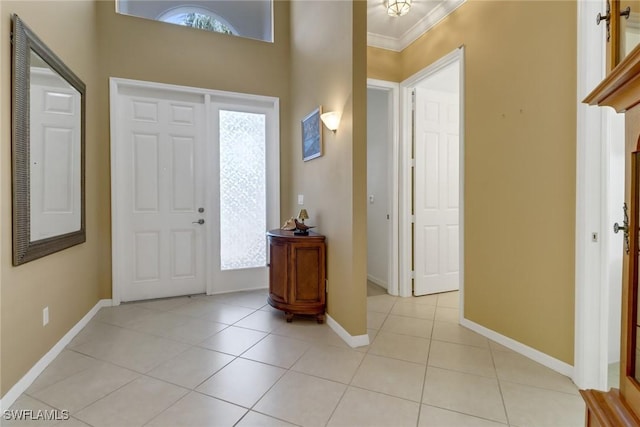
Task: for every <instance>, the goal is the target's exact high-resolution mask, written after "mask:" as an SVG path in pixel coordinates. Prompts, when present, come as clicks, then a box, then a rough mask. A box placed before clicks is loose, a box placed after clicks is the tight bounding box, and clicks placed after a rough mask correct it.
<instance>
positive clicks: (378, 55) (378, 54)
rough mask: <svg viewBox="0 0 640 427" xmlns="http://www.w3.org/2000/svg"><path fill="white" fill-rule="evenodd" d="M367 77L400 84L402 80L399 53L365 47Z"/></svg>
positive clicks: (400, 55) (400, 56)
mask: <svg viewBox="0 0 640 427" xmlns="http://www.w3.org/2000/svg"><path fill="white" fill-rule="evenodd" d="M367 77H368V78H370V79H379V80H386V81H389V82H400V81H401V80H402V54H401V52H394V51H392V50H387V49H380V48H377V47H372V46H367Z"/></svg>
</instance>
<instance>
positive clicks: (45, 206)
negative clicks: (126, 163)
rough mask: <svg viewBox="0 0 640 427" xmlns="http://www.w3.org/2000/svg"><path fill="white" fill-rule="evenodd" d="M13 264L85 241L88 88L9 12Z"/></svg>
mask: <svg viewBox="0 0 640 427" xmlns="http://www.w3.org/2000/svg"><path fill="white" fill-rule="evenodd" d="M12 23H13V38H12V43H13V48H12V54H13V57H12V60H13V64H12V130H13V135H12V160H13V209H12V210H13V264H14V265H20V264H23V263H25V262H28V261H32V260H34V259H37V258H40V257H43V256H45V255H48V254H51V253H53V252H57V251H60V250H62V249H65V248H68V247H70V246H74V245H77V244H79V243H82V242H84V241H85V240H86V235H85V212H84V140H85V117H84V115H85V103H86V100H85V85H84V83H82V81H81V80H80V79H79V78H78V77H77V76H76V75H75V74H74V73H73V72H72V71H71V70H70V69H69V68H68V67H67V66H66V65H65V64H64V63H63V62H62V60H61V59H60V58H58V57H57V56H56V55H55V54H54V53H53V52H52V51H51V50H50V49H49V48H48V47H47V46H46V45H45V44H44V43H43V42H42V41H41V40H40V39H39V38H38V37H37V36H36V35H35V34H34V33H33V32H32V31H31V30H30V29H29V27H27V26H26V25H25V23H24V22H23V21H22V20H21V19H20V18H19V17H18V16H17V15H13V17H12Z"/></svg>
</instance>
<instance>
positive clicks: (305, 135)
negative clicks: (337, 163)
mask: <svg viewBox="0 0 640 427" xmlns="http://www.w3.org/2000/svg"><path fill="white" fill-rule="evenodd" d="M321 114H322V106H319V107H318V108H316V109H315V110H313V111H312V112H311V113H309V114H308V115H307V116H305V118H304V119H302V160H304V161H305V162H306V161H308V160H311V159H315V158H316V157H320V156H322V122H321V121H320V115H321Z"/></svg>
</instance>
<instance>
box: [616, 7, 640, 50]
mask: <svg viewBox="0 0 640 427" xmlns="http://www.w3.org/2000/svg"><path fill="white" fill-rule="evenodd" d="M627 8H628V9H627ZM619 9H620V12H621V15H620V18H619V23H620V30H619V32H620V46H619V58H620V61H622V60H623V59H624V58H625V57H626V56H627V55H628V54H629V52H631V51H632V50H633V48H635V47H636V46H637V45H638V44H640V0H620V4H619ZM627 10H628V12H626V11H627Z"/></svg>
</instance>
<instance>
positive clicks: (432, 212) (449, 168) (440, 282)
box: [414, 88, 460, 295]
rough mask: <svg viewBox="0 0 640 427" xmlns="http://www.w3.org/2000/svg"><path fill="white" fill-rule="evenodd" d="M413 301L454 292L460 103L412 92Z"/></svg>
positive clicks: (444, 94)
mask: <svg viewBox="0 0 640 427" xmlns="http://www.w3.org/2000/svg"><path fill="white" fill-rule="evenodd" d="M415 106H416V108H415V181H414V204H415V205H414V206H415V224H414V271H415V277H414V295H426V294H432V293H437V292H446V291H452V290H457V289H458V288H459V269H460V267H459V241H460V240H459V235H460V233H459V223H458V222H459V217H458V212H459V200H460V197H459V176H460V174H459V150H460V147H459V140H458V133H459V130H458V129H459V101H458V95H457V94H454V93H447V92H440V91H433V90H427V89H421V88H416V92H415Z"/></svg>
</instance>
